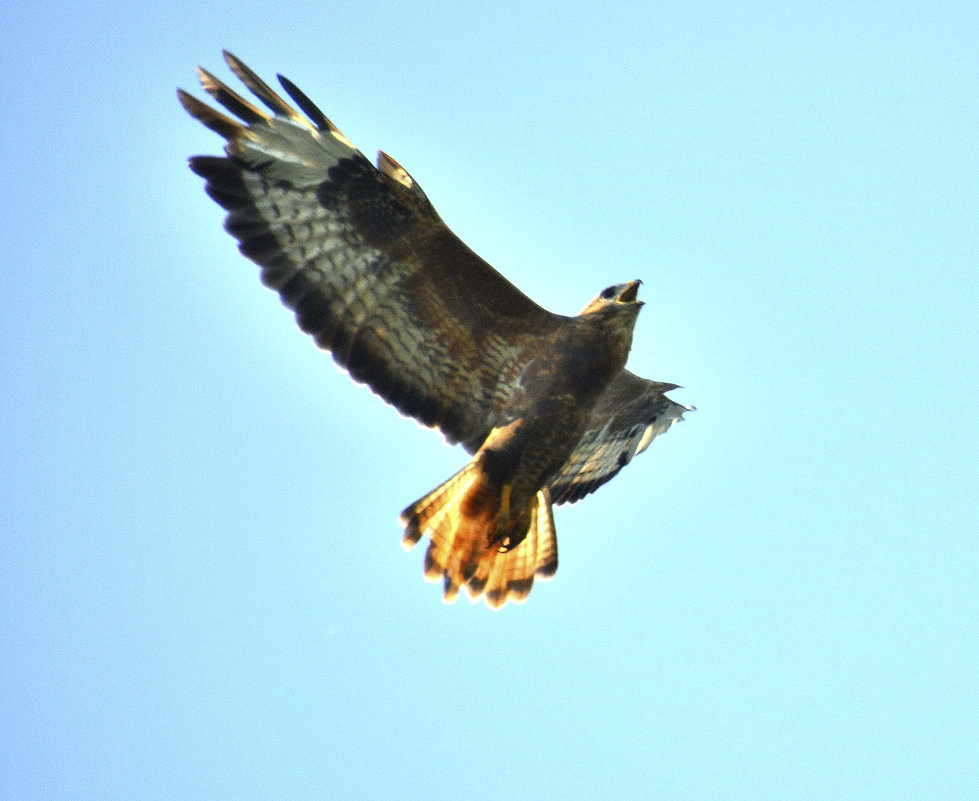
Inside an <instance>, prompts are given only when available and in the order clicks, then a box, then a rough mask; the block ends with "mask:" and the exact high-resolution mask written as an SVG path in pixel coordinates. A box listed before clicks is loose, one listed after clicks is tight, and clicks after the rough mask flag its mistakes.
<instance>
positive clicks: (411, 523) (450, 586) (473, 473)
mask: <svg viewBox="0 0 979 801" xmlns="http://www.w3.org/2000/svg"><path fill="white" fill-rule="evenodd" d="M508 494H509V493H508V492H506V491H505V490H504V488H501V487H494V486H493V485H492V483H491V482H490V481H489V479H488V478H487V476H486V474H485V473H484V472H483V470H482V469H481V465H480V461H479V459H478V457H477V458H476V459H474V460H473V461H472V462H470V463H469V464H468V465H466V467H464V468H463V469H462V470H460V471H459V472H458V473H456V474H455V475H454V476H452V478H450V479H449V480H448V481H446V482H445V483H444V484H442V485H441V486H439V487H437V488H436V489H434V490H432V491H431V492H430V493H428V495H426V496H425V497H424V498H421V499H420V500H418V501H416V502H415V503H413V504H411V506H409V507H408V508H407V509H405V510H404V511H403V512H402V513H401V522H402V524H403V525H404V526H405V533H404V537H403V539H402V544H403V545H404V546H405V548H406V549H410V548H412V547H414V545H415V544H416V543H417V542H418V541H419V540H420V539H421V538H422V537H423V536H425V535H426V534H427V535H429V536H430V537H431V542H430V543H429V546H428V552H427V553H426V554H425V578H427V579H429V580H430V581H438V580H439V579H441V580H442V582H443V587H444V597H445V601H446V602H447V603H451V602H452V601H454V600H455V599H456V597H457V596H458V594H459V588H460V587H465V588H466V591H467V592H468V593H469V596H470V598H471V599H472V600H473V601H476V600H478V599H479V598H480V597H481V596H482V597H484V598H485V600H486V603H487V605H488V606H491V607H493V608H494V609H497V608H499V607H501V606H503V605H504V604H505V603H506V602H507V601H508V600H512V601H517V602H522V601H524V600H525V599H526V597H527V595H528V594H529V593H530V590H531V587H533V585H534V577H535V576H539V577H540V578H542V579H549V578H551V577H552V576H553V575H554V573H555V571H556V570H557V538H556V537H555V533H554V516H553V514H552V512H551V497H550V493H549V492H548V490H547V489H546V488H545V489H543V490H541V491H540V492H538V493H537V495H536V496H534V498H533V499H532V500H531V501H530V502H529V503H528V504H527V506H526V508H525V509H523V510H522V513H521V514H519V515H518V516H517V517H516V518H515V519H511V518H512V513H511V511H510V509H509V503H508V501H509V498H508V497H507V496H508ZM510 543H516V544H515V545H513V546H512V547H510Z"/></svg>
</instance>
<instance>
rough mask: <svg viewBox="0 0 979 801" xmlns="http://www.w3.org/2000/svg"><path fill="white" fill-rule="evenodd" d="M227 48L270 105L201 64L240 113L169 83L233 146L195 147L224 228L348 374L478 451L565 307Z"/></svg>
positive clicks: (221, 98) (388, 164) (214, 89)
mask: <svg viewBox="0 0 979 801" xmlns="http://www.w3.org/2000/svg"><path fill="white" fill-rule="evenodd" d="M225 58H226V60H227V62H228V65H229V66H230V67H231V69H232V71H233V72H234V73H235V75H237V76H238V77H239V78H240V79H241V80H242V82H243V83H244V84H245V85H246V86H247V87H248V88H249V89H250V90H251V91H252V92H253V93H254V94H255V95H256V96H257V97H258V99H259V100H261V101H262V102H263V103H264V104H265V105H266V106H268V108H269V109H271V111H272V112H273V114H271V115H270V114H268V113H267V112H265V111H264V110H262V109H261V108H258V107H257V106H255V105H253V104H252V103H250V102H249V101H247V100H245V99H244V98H243V97H241V96H239V95H238V94H236V93H235V92H233V91H232V90H231V89H229V88H228V87H227V86H226V85H225V84H223V83H221V82H220V81H219V80H217V79H216V78H215V77H214V76H213V75H211V74H210V73H208V72H206V71H204V70H199V75H200V79H201V85H202V86H203V87H204V89H205V90H206V91H207V92H208V94H210V95H211V96H212V97H213V98H214V99H215V100H217V101H218V102H219V103H220V104H221V105H222V106H224V107H225V108H226V109H227V110H228V111H230V112H231V113H232V114H234V115H235V116H236V117H238V118H239V119H238V120H236V119H232V118H231V117H228V116H226V115H224V114H223V113H221V112H219V111H216V110H215V109H212V108H211V107H209V106H207V105H206V104H204V103H202V102H201V101H199V100H197V99H196V98H194V97H193V96H192V95H189V94H187V93H186V92H184V91H182V90H178V96H179V98H180V102H181V103H182V104H183V106H184V108H185V109H186V110H187V111H188V112H189V113H190V114H191V115H192V116H193V117H195V118H197V119H198V120H200V122H202V123H203V124H204V125H206V126H207V127H208V128H210V129H212V130H214V131H216V132H217V133H219V134H220V135H221V136H223V137H224V138H225V139H226V140H227V144H226V146H225V152H226V153H227V158H218V157H209V156H195V157H194V158H192V159H191V160H190V166H191V169H193V170H194V172H196V173H198V174H199V175H201V176H203V177H204V178H205V179H206V181H207V185H206V189H207V192H208V194H210V196H211V197H212V198H213V199H214V200H215V201H217V202H218V203H219V204H220V205H221V206H223V207H224V208H225V209H227V211H228V217H227V220H226V222H225V227H226V228H227V230H228V231H229V232H230V233H231V234H232V235H233V236H234V237H235V238H236V239H237V240H238V242H239V248H240V250H241V252H242V253H243V254H244V255H246V256H247V257H248V258H250V259H252V260H253V261H255V262H256V263H258V264H259V265H260V266H261V267H262V281H263V282H264V283H265V284H266V285H267V286H269V287H271V288H273V289H275V290H276V291H277V292H278V293H279V294H280V296H281V297H282V301H283V303H285V305H287V306H288V307H290V308H291V309H293V310H294V311H295V313H296V319H297V321H298V323H299V327H300V328H301V329H302V330H303V331H305V332H306V333H308V334H310V335H311V336H313V338H314V339H315V340H316V343H317V345H319V346H320V347H321V348H324V349H326V350H329V351H331V352H332V353H333V358H334V359H335V360H336V362H337V363H338V364H340V365H341V366H342V367H344V368H346V369H347V370H348V371H349V372H350V374H351V376H352V377H353V378H354V379H356V380H357V381H361V382H366V383H367V384H368V385H369V386H370V387H371V388H372V389H373V390H374V391H375V392H376V393H377V394H378V395H380V396H381V397H382V398H384V399H385V400H386V401H388V402H389V403H391V404H393V405H394V406H396V407H397V408H398V409H399V410H400V411H401V412H403V413H404V414H406V415H409V416H411V417H414V418H416V419H417V420H419V421H420V422H421V423H423V424H425V425H428V426H437V427H438V428H439V429H441V431H442V433H443V434H444V435H445V436H446V438H447V439H448V440H449V441H450V442H462V443H463V444H464V445H465V446H466V447H467V449H469V450H470V451H474V450H475V449H476V448H478V447H479V445H480V444H481V442H482V441H483V439H485V437H486V435H487V434H488V432H489V430H490V429H491V428H492V426H493V425H494V424H495V423H496V422H498V415H499V412H500V410H501V409H502V407H503V406H504V404H505V403H506V400H507V398H506V393H507V392H508V389H507V388H508V387H510V386H512V385H513V384H514V383H515V382H514V381H513V380H508V379H515V378H516V376H517V375H518V374H519V371H520V369H521V367H522V366H523V364H524V363H526V360H527V359H528V358H530V356H532V355H533V353H534V352H536V350H537V349H538V347H539V344H540V343H541V342H542V341H543V340H544V339H545V338H546V337H547V335H548V334H549V333H551V332H552V331H554V330H555V328H556V327H557V326H560V325H562V324H565V323H566V320H567V318H564V317H562V316H560V315H555V314H552V313H550V312H548V311H546V310H545V309H543V308H541V307H540V306H538V305H537V304H536V303H534V302H533V301H532V300H530V299H529V298H528V297H527V296H526V295H524V294H523V293H521V292H520V291H519V290H518V289H516V287H514V286H513V285H512V284H511V283H510V282H509V281H507V280H506V279H505V278H504V277H503V276H502V275H500V274H499V273H498V272H496V270H494V269H493V268H492V267H490V266H489V265H488V264H487V263H486V262H485V261H483V260H482V259H481V258H479V256H477V255H476V254H475V253H473V252H472V251H471V250H470V249H469V248H468V247H466V245H465V244H464V243H463V242H462V241H461V240H460V239H459V238H458V237H456V236H455V235H454V234H453V233H452V232H451V231H450V230H449V228H448V227H447V226H446V225H445V223H444V222H443V221H442V219H441V218H440V217H439V216H438V214H437V213H436V212H435V209H434V208H433V207H432V205H431V203H429V201H428V199H427V198H426V197H425V194H424V192H422V191H421V189H420V188H419V186H418V185H417V184H416V183H415V182H414V180H412V178H411V176H410V175H408V173H407V172H406V171H405V170H404V169H403V168H402V167H401V166H400V165H399V164H397V162H395V161H394V160H393V159H391V158H390V157H389V156H386V155H385V154H383V153H381V154H379V156H378V165H377V168H375V167H374V166H373V165H372V164H371V163H370V162H369V161H368V160H367V159H366V158H365V157H364V155H363V154H362V153H361V152H360V151H359V150H357V149H356V148H355V147H354V146H353V144H352V143H351V142H350V141H349V140H348V139H347V138H346V137H345V136H344V135H343V134H342V133H340V131H339V130H338V129H337V128H336V126H334V125H333V124H332V123H331V122H330V121H329V120H328V119H327V118H326V117H325V116H324V115H323V113H322V112H321V111H320V110H319V109H318V108H316V106H315V105H313V103H312V102H311V101H310V100H309V99H308V98H307V97H306V96H305V95H304V94H303V93H302V92H301V91H299V90H298V89H297V88H296V87H295V86H294V85H293V84H292V83H290V82H289V81H288V80H286V79H284V78H282V77H281V76H280V77H279V81H280V83H281V84H282V86H283V88H284V89H285V90H286V92H287V93H288V94H289V95H290V96H291V97H292V99H293V100H294V101H295V102H296V104H297V105H298V106H299V108H300V109H302V111H303V112H305V114H306V117H304V116H303V115H302V114H300V113H299V112H298V111H297V110H296V109H294V108H292V107H291V106H290V105H289V104H288V103H287V102H286V101H285V100H283V99H282V98H281V97H279V95H277V94H276V93H275V92H274V91H273V90H272V89H271V88H270V87H269V86H268V85H267V84H265V83H264V82H263V81H262V80H261V79H260V78H259V77H258V76H257V75H256V74H255V73H254V72H252V71H251V70H250V69H249V68H248V67H246V66H245V65H244V64H243V63H242V62H241V61H239V60H238V59H237V58H235V57H234V56H232V55H231V54H230V53H225ZM307 117H308V119H307ZM239 120H240V121H239ZM501 379H502V380H501Z"/></svg>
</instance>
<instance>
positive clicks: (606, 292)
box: [580, 278, 643, 314]
mask: <svg viewBox="0 0 979 801" xmlns="http://www.w3.org/2000/svg"><path fill="white" fill-rule="evenodd" d="M641 283H642V281H640V280H639V279H638V278H637V279H636V280H635V281H629V282H627V283H625V284H615V285H613V286H610V287H606V288H605V289H603V290H602V291H601V292H599V293H598V294H597V295H596V296H595V297H594V298H592V299H591V300H590V301H589V302H588V305H587V306H585V308H583V309H582V310H581V312H580V313H581V314H595V313H596V312H605V313H608V312H613V313H615V312H619V311H624V310H629V311H631V312H632V313H633V314H638V313H639V309H641V308H642V305H643V304H642V301H641V300H636V295H638V294H639V285H640V284H641Z"/></svg>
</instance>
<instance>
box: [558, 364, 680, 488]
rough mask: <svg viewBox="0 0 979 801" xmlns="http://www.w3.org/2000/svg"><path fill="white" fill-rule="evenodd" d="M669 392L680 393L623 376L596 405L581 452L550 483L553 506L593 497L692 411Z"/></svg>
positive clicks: (628, 374)
mask: <svg viewBox="0 0 979 801" xmlns="http://www.w3.org/2000/svg"><path fill="white" fill-rule="evenodd" d="M671 389H678V387H677V386H676V384H661V383H659V382H658V381H648V380H646V379H645V378H640V377H639V376H637V375H634V374H633V373H630V372H629V371H628V370H623V371H622V372H621V373H620V374H619V375H618V376H617V377H616V379H615V381H613V382H612V383H611V384H610V385H609V387H608V389H606V390H605V392H604V394H603V395H602V396H601V398H599V399H598V403H597V404H596V405H595V408H594V409H593V410H592V413H591V417H590V419H589V421H588V427H587V429H586V431H585V434H584V436H583V437H582V438H581V441H580V442H579V443H578V447H577V448H575V450H574V452H573V453H572V454H571V456H570V457H568V461H567V462H566V463H565V465H564V467H562V468H561V471H560V472H559V473H558V474H557V475H556V476H555V477H554V478H553V479H552V480H551V483H550V485H549V487H550V490H551V498H552V499H553V501H554V503H574V502H575V501H577V500H580V499H581V498H584V497H585V496H586V495H587V494H588V493H590V492H594V491H595V490H597V489H598V488H599V487H600V486H602V484H604V483H605V482H606V481H608V480H609V479H611V478H612V477H613V476H614V475H615V474H616V473H618V472H619V471H620V470H621V469H622V468H623V467H625V466H626V465H627V464H629V462H631V461H632V457H633V456H635V455H636V454H638V453H642V452H643V451H644V450H646V448H647V447H649V443H650V442H652V441H653V439H654V438H655V437H656V436H657V435H659V434H662V433H664V432H665V431H666V430H667V429H669V427H670V426H672V425H673V424H674V423H675V422H676V421H677V420H680V419H682V417H683V413H684V412H687V411H692V407H690V406H682V405H681V404H679V403H676V402H675V401H672V400H670V399H669V398H668V397H666V395H664V394H663V393H664V392H669V391H670V390H671Z"/></svg>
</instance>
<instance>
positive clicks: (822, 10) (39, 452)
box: [0, 0, 979, 801]
mask: <svg viewBox="0 0 979 801" xmlns="http://www.w3.org/2000/svg"><path fill="white" fill-rule="evenodd" d="M0 23H2V24H0V67H2V75H3V80H2V84H0V100H2V108H3V113H4V121H3V125H2V127H0V145H2V153H3V156H4V166H3V179H2V182H0V219H2V221H3V236H2V237H0V303H2V312H0V431H2V434H0V476H2V482H0V727H2V731H0V797H2V798H4V799H11V801H20V800H21V799H24V800H28V799H71V800H72V801H79V799H127V800H128V799H161V800H162V799H167V800H172V799H290V800H291V801H292V800H295V799H364V798H368V799H369V798H390V799H409V800H410V799H455V798H466V799H471V801H480V800H481V799H490V798H492V799H499V798H509V799H525V798H526V799H535V798H603V799H605V798H628V799H632V798H643V799H745V800H746V801H765V800H767V799H793V800H794V801H795V800H797V799H895V798H941V799H975V798H977V797H979V675H977V664H979V589H977V566H979V539H977V531H979V514H977V501H976V495H977V492H976V487H977V479H979V475H977V473H979V470H977V444H976V443H977V435H979V430H977V403H976V397H977V391H979V381H977V378H979V376H977V325H976V317H977V310H979V292H977V281H976V268H977V266H979V146H977V132H979V55H977V54H979V48H977V45H976V43H977V41H979V9H977V7H976V4H975V3H972V2H963V3H942V2H937V3H927V4H925V3H834V2H825V0H821V2H819V3H792V4H785V3H746V4H733V3H718V4H705V3H656V4H651V3H648V2H641V3H631V2H625V3H619V4H615V5H610V4H608V3H605V2H603V3H593V4H591V3H565V4H560V5H559V4H553V5H550V4H538V5H533V4H527V3H523V2H520V3H516V2H514V3H511V2H501V3H492V4H490V3H485V2H479V3H454V4H448V3H447V4H444V5H443V4H437V3H425V4H412V3H409V2H403V1H402V2H397V3H378V2H358V3H347V2H337V3H325V2H317V3H293V2H289V0H284V2H282V3H275V4H269V3H256V2H253V0H238V1H237V2H235V3H230V2H226V0H215V2H211V3H206V4H185V3H183V2H180V0H178V2H171V3H155V4H136V5H135V6H134V5H133V4H131V3H121V2H118V1H117V0H109V1H108V2H106V3H103V4H100V6H99V7H93V6H92V5H91V4H89V3H85V4H82V3H74V2H68V3H63V2H62V3H57V4H54V3H50V2H39V3H30V4H28V3H26V2H23V0H14V2H13V3H8V4H6V5H5V6H4V9H3V11H2V12H0ZM223 47H226V48H228V49H230V50H232V51H233V52H235V53H236V54H237V55H239V56H240V57H242V58H243V59H244V60H245V61H246V62H247V63H248V64H249V65H250V66H252V67H253V68H254V69H256V70H257V71H258V72H259V74H260V75H262V76H264V77H266V79H268V80H272V79H273V77H274V75H275V73H276V72H282V73H283V74H285V75H287V76H289V77H290V78H291V79H292V80H293V81H294V82H295V83H296V84H297V85H298V86H300V87H301V88H302V89H303V90H304V91H305V93H306V94H308V95H309V96H310V97H311V98H312V99H313V100H314V101H315V102H316V103H317V104H318V105H319V106H320V107H321V108H322V109H323V110H324V111H325V112H326V113H327V114H328V115H329V116H330V117H331V118H332V119H333V120H334V122H336V123H337V124H338V125H339V126H340V128H341V129H342V130H343V131H344V132H345V133H346V134H347V135H348V136H349V137H350V138H351V139H352V140H353V141H354V142H356V143H357V144H358V145H359V146H360V147H361V149H363V150H364V152H366V153H368V154H372V153H373V152H374V150H375V149H376V148H378V147H382V148H384V149H385V150H386V151H387V152H389V153H390V154H391V155H392V156H394V157H395V158H396V159H398V160H399V161H400V162H402V163H403V164H404V165H405V166H406V168H407V169H408V170H409V171H410V172H411V173H412V174H413V175H414V177H415V178H416V179H417V180H418V181H419V183H420V184H421V185H422V186H423V187H424V188H425V190H426V192H427V193H428V195H429V197H430V198H431V199H432V200H433V202H434V203H435V205H436V207H437V208H438V209H439V211H440V212H441V214H442V216H443V217H444V218H445V219H446V221H447V222H448V223H449V225H451V226H452V227H453V229H454V230H455V231H456V232H457V233H458V234H459V235H460V236H461V237H462V238H463V239H464V240H465V241H466V242H467V243H468V244H470V245H471V246H472V247H473V248H474V249H475V250H476V251H477V252H478V253H480V254H481V255H482V256H483V257H484V258H486V259H487V260H488V261H490V262H491V263H492V264H494V265H495V266H496V267H497V268H499V269H500V270H501V271H502V272H503V273H504V274H506V275H507V276H508V277H509V278H510V279H511V280H512V281H513V282H514V283H516V284H517V285H518V286H519V287H520V288H521V289H523V290H524V291H525V292H527V293H528V294H530V295H531V296H532V297H534V298H535V299H536V300H538V301H539V302H540V303H542V304H543V305H544V306H546V307H547V308H549V309H551V310H554V311H558V312H563V313H573V312H575V311H577V310H578V309H580V308H581V306H583V305H584V303H585V302H586V301H587V300H588V299H589V298H591V297H592V296H593V295H594V294H595V293H596V292H597V291H598V290H600V289H601V288H602V287H604V286H606V285H608V284H611V283H614V282H618V281H622V280H627V279H632V278H637V277H638V278H642V279H643V280H644V282H645V283H644V285H643V289H642V298H643V299H644V300H645V301H646V306H645V308H644V310H643V313H642V315H641V317H640V319H639V324H638V326H637V330H636V336H635V341H634V345H633V351H632V357H631V361H630V367H631V368H632V369H634V370H635V371H636V372H638V373H640V374H642V375H645V376H648V377H651V378H656V379H659V380H662V381H671V382H675V383H677V384H682V385H683V386H684V387H685V389H683V390H681V391H677V392H675V393H674V397H675V398H676V399H677V400H680V401H682V402H684V403H688V404H692V405H696V406H697V407H698V411H697V412H695V413H693V414H691V415H689V416H688V419H687V420H686V421H685V422H683V423H682V424H681V425H678V426H676V427H674V428H673V429H672V430H671V431H670V432H669V433H668V434H667V435H666V436H664V437H662V438H660V439H657V440H656V441H655V442H654V443H653V445H652V447H651V448H650V449H649V450H648V451H647V452H646V453H645V454H644V455H643V456H641V457H640V458H637V459H636V460H635V461H634V462H632V463H631V464H630V466H629V467H628V468H627V469H626V470H624V471H623V472H622V473H621V474H620V475H619V477H617V478H616V479H615V480H614V481H613V482H611V483H610V484H609V485H607V486H605V487H603V488H602V489H601V491H600V492H598V493H597V494H596V495H593V496H590V497H589V498H588V499H587V500H586V501H585V502H583V503H580V504H577V505H576V506H571V507H560V508H558V510H557V527H558V536H559V542H560V553H561V565H560V569H559V571H558V574H557V577H556V579H555V580H554V581H553V582H550V583H547V584H539V585H538V586H536V587H535V588H534V591H533V593H532V594H531V596H530V598H529V601H528V603H527V604H525V605H523V606H513V605H510V606H508V607H506V608H505V609H503V610H502V611H500V612H493V611H491V610H489V609H487V608H486V607H485V606H484V605H482V604H480V605H470V604H469V603H468V602H467V601H466V600H464V599H463V600H460V601H459V603H457V604H456V605H454V606H445V605H443V604H442V602H441V600H440V588H439V587H438V586H437V585H433V584H429V583H427V582H425V581H424V580H423V579H422V575H421V573H422V567H421V561H422V555H423V550H422V549H421V548H418V549H416V550H415V551H413V552H411V553H409V554H406V553H405V552H404V551H403V550H402V548H401V547H400V545H399V540H400V529H399V526H398V522H397V514H398V512H399V511H400V510H401V508H402V507H403V506H405V505H406V504H407V503H409V502H411V501H413V500H414V499H415V498H417V497H418V496H420V495H422V494H423V493H425V492H427V491H428V490H430V489H431V488H433V487H434V486H435V485H436V484H438V483H439V482H440V481H442V480H443V479H445V478H446V477H448V476H449V475H450V474H452V473H453V472H455V471H456V470H457V469H459V468H460V467H461V466H462V464H463V463H464V461H465V455H464V453H463V452H462V450H461V449H458V448H457V449H451V448H448V447H447V446H445V445H444V444H443V443H442V441H441V439H440V438H439V437H438V435H437V434H434V433H432V432H429V431H426V430H423V429H421V428H419V427H417V426H415V425H414V424H412V423H410V422H409V421H407V420H405V419H402V418H400V417H399V416H398V415H397V414H396V413H395V412H394V411H393V410H392V409H391V408H390V407H387V406H385V405H384V404H383V403H382V402H381V401H379V400H378V399H377V398H375V397H373V396H372V395H371V394H370V393H369V391H368V390H366V389H365V388H364V387H358V386H356V385H355V384H354V383H353V382H352V381H350V380H349V378H347V377H346V376H345V375H343V374H342V373H340V372H339V371H338V370H337V369H335V367H334V366H333V364H332V361H331V360H330V358H329V356H327V355H325V354H323V353H320V352H318V351H317V350H316V349H315V347H313V345H312V343H311V342H310V341H308V340H307V338H306V337H304V336H303V335H302V334H301V333H300V332H299V331H298V329H296V327H295V325H294V323H293V322H292V319H291V315H290V314H289V313H287V312H286V311H285V310H284V309H283V308H282V307H281V306H280V304H279V302H278V300H277V298H276V297H275V295H273V294H272V293H270V292H268V291H267V290H265V289H263V288H262V287H261V286H260V284H259V282H258V279H257V269H256V268H255V267H254V266H253V265H252V264H251V263H250V262H247V261H246V260H245V259H244V258H242V257H241V256H240V255H239V254H238V253H237V251H236V248H235V246H234V242H233V241H232V239H231V238H230V237H229V236H227V235H226V234H225V233H224V232H223V231H222V229H221V220H222V213H221V211H220V209H219V208H218V207H217V206H216V205H215V204H214V203H212V202H211V201H210V200H209V199H208V198H207V197H206V196H205V194H204V192H203V190H202V186H201V183H202V182H201V181H200V180H199V179H198V178H197V177H196V176H194V175H193V174H191V173H190V171H189V170H187V168H186V166H185V161H186V158H187V157H188V156H189V155H191V154H196V153H217V152H218V151H219V146H220V140H219V138H218V137H217V136H215V135H214V134H212V133H211V132H209V131H207V130H205V129H204V128H203V127H202V126H200V125H199V124H198V123H197V122H195V121H193V120H192V119H190V118H189V117H188V116H187V115H186V114H185V113H184V112H183V111H182V110H181V108H180V107H179V106H178V104H177V101H176V97H175V94H174V90H175V88H176V87H177V86H182V87H184V88H186V89H189V90H192V91H194V92H196V93H197V94H198V95H199V96H200V94H201V93H200V92H199V91H198V90H197V87H196V80H195V71H194V68H195V66H196V65H197V64H201V65H203V66H205V67H207V68H208V69H210V70H212V71H215V72H216V73H217V74H218V75H219V76H221V77H224V78H228V77H230V73H229V72H228V70H227V69H226V67H225V66H224V64H223V62H222V61H221V56H220V51H221V48H223Z"/></svg>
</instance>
